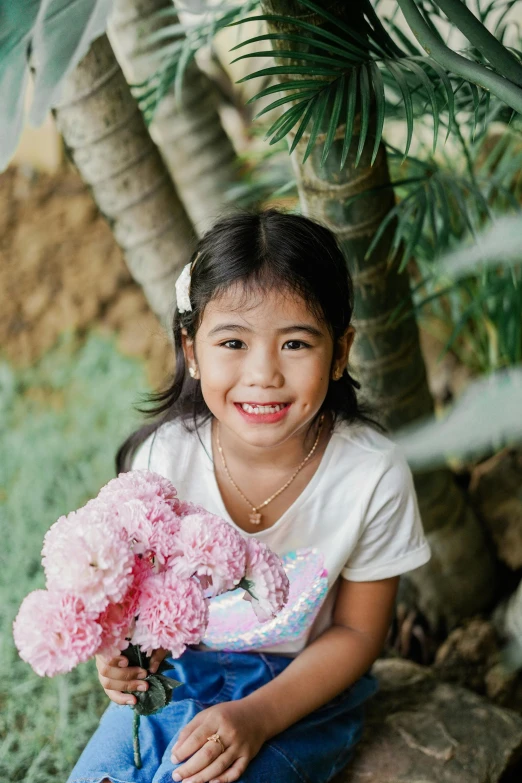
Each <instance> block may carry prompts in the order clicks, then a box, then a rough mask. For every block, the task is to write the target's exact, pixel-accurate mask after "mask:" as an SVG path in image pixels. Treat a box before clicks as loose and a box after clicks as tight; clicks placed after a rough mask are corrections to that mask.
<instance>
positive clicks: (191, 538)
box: [169, 512, 246, 597]
mask: <svg viewBox="0 0 522 783" xmlns="http://www.w3.org/2000/svg"><path fill="white" fill-rule="evenodd" d="M176 543H177V546H178V548H179V549H178V551H177V552H176V555H177V556H176V557H174V558H173V559H172V560H170V561H169V568H171V569H172V571H173V572H174V573H175V574H177V575H178V576H179V577H180V578H182V579H188V578H189V577H191V576H197V577H198V579H199V580H200V583H201V586H202V587H203V589H205V591H206V592H205V594H206V595H207V596H209V597H214V596H216V595H219V594H220V593H224V592H225V591H227V590H233V589H234V587H236V586H237V585H238V583H239V582H240V581H241V579H242V577H243V576H244V573H245V563H246V542H245V539H244V538H243V536H242V535H241V534H240V533H238V532H237V531H236V530H234V528H233V527H232V525H229V524H228V523H227V522H225V521H224V520H222V519H220V518H219V517H217V516H214V514H209V513H208V512H206V513H200V514H192V515H189V516H186V517H183V519H182V520H181V527H180V531H179V533H178V535H177V536H176Z"/></svg>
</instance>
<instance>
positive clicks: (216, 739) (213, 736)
mask: <svg viewBox="0 0 522 783" xmlns="http://www.w3.org/2000/svg"><path fill="white" fill-rule="evenodd" d="M207 742H219V744H220V745H221V753H224V752H225V746H224V745H223V742H222V740H221V737H220V736H219V734H217V733H216V734H211V735H210V737H207Z"/></svg>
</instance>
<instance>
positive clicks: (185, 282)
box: [175, 253, 199, 313]
mask: <svg viewBox="0 0 522 783" xmlns="http://www.w3.org/2000/svg"><path fill="white" fill-rule="evenodd" d="M198 257H199V253H198V255H197V256H196V258H195V259H194V261H192V263H189V264H185V266H184V267H183V269H182V270H181V274H180V276H179V277H178V279H177V280H176V285H175V289H176V304H177V306H178V313H190V312H191V311H192V305H191V304H190V277H191V273H192V270H193V268H194V264H195V263H196V261H197V260H198Z"/></svg>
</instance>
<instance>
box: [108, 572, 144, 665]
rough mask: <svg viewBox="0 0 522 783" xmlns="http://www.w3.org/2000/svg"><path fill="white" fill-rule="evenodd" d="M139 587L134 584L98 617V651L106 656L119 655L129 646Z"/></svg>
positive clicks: (136, 609)
mask: <svg viewBox="0 0 522 783" xmlns="http://www.w3.org/2000/svg"><path fill="white" fill-rule="evenodd" d="M138 599H139V589H138V588H137V587H135V586H134V585H133V586H132V587H131V588H130V589H129V590H128V592H127V594H126V595H125V596H124V597H123V598H122V599H121V601H119V602H118V603H115V604H109V605H108V606H107V608H106V609H105V610H104V611H103V612H102V614H101V615H100V616H99V618H98V623H99V625H100V627H101V633H102V635H101V641H100V647H99V650H98V652H101V653H103V654H104V655H107V656H113V655H119V653H120V652H122V650H125V649H126V648H127V647H128V646H129V640H130V638H131V636H132V633H133V631H134V625H135V618H136V614H137V611H138Z"/></svg>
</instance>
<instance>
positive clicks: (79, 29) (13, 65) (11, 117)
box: [0, 0, 112, 171]
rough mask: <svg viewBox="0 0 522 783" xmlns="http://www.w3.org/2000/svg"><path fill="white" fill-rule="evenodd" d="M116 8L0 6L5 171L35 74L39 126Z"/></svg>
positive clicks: (9, 1)
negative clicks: (30, 83)
mask: <svg viewBox="0 0 522 783" xmlns="http://www.w3.org/2000/svg"><path fill="white" fill-rule="evenodd" d="M111 5H112V0H81V2H78V0H24V2H16V1H15V2H14V1H13V0H0V102H1V104H2V117H1V120H0V171H3V170H4V168H5V167H6V166H7V164H8V163H9V161H10V159H11V157H12V156H13V153H14V151H15V149H16V145H17V144H18V140H19V138H20V134H21V132H22V127H23V122H24V107H25V100H26V93H27V87H28V83H29V74H30V71H32V72H33V81H34V91H33V93H34V97H33V101H32V106H31V110H30V115H29V120H30V122H32V123H33V124H35V125H39V124H40V123H41V122H43V120H44V119H45V117H46V115H47V113H48V111H49V109H50V108H51V107H52V106H55V105H56V103H57V100H58V98H59V94H60V88H61V85H62V83H63V80H64V79H65V77H66V76H67V74H69V73H70V72H71V70H72V69H73V68H74V67H75V66H76V65H77V64H78V63H79V62H80V60H81V59H82V57H83V56H84V55H85V54H86V53H87V51H88V50H89V46H90V45H91V42H92V41H93V40H94V39H95V38H98V36H100V35H101V34H102V33H103V32H104V31H105V27H106V24H107V17H108V14H109V12H110V9H111Z"/></svg>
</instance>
